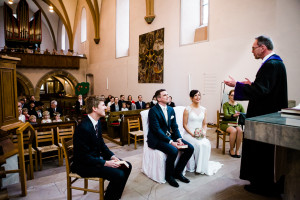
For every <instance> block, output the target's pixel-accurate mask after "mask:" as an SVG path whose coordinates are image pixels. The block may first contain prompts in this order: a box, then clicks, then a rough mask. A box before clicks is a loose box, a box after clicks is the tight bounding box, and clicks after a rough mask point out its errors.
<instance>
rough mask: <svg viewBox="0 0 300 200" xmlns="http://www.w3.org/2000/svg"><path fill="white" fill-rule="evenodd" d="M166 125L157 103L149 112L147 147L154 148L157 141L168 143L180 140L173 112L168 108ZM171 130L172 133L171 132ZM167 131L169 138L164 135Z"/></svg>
mask: <svg viewBox="0 0 300 200" xmlns="http://www.w3.org/2000/svg"><path fill="white" fill-rule="evenodd" d="M167 110H168V124H167V122H166V119H165V115H164V113H163V111H162V109H161V108H160V106H159V104H158V103H157V104H156V105H155V106H154V107H152V108H151V109H150V110H149V114H148V120H149V132H148V140H147V143H148V146H149V147H150V148H152V149H155V148H156V145H157V143H158V141H163V142H166V143H169V142H170V140H171V139H172V140H174V141H176V140H177V139H178V138H181V135H180V132H179V130H178V125H177V122H176V116H175V111H174V109H173V108H172V107H170V106H168V108H167ZM171 130H172V132H171ZM167 131H169V132H170V133H171V136H170V137H168V136H167V135H166V133H167Z"/></svg>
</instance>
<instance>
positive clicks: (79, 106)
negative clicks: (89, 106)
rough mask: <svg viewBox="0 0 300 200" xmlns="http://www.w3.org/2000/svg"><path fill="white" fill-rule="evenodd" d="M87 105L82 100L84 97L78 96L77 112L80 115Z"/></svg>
mask: <svg viewBox="0 0 300 200" xmlns="http://www.w3.org/2000/svg"><path fill="white" fill-rule="evenodd" d="M84 105H85V102H84V100H83V99H82V95H81V94H80V95H78V100H77V101H76V105H75V110H76V112H77V113H80V111H81V109H82V106H84Z"/></svg>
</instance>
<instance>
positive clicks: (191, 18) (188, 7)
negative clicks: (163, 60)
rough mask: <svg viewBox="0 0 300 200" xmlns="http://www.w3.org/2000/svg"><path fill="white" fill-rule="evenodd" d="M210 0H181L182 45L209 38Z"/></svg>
mask: <svg viewBox="0 0 300 200" xmlns="http://www.w3.org/2000/svg"><path fill="white" fill-rule="evenodd" d="M208 1H209V0H181V8H180V11H181V13H180V44H181V45H184V44H191V43H194V42H199V41H204V40H207V39H208V32H207V30H208V10H209V9H208Z"/></svg>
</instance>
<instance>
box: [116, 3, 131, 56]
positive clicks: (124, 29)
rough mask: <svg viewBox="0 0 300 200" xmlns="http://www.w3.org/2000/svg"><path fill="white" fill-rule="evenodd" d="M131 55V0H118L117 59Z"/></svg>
mask: <svg viewBox="0 0 300 200" xmlns="http://www.w3.org/2000/svg"><path fill="white" fill-rule="evenodd" d="M128 55H129V0H116V58H120V57H125V56H128Z"/></svg>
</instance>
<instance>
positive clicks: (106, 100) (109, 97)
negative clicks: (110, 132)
mask: <svg viewBox="0 0 300 200" xmlns="http://www.w3.org/2000/svg"><path fill="white" fill-rule="evenodd" d="M111 98H112V95H111V94H109V95H108V97H107V98H106V99H105V102H104V103H105V105H107V104H108V103H109V102H110V99H111ZM107 108H108V106H107Z"/></svg>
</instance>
